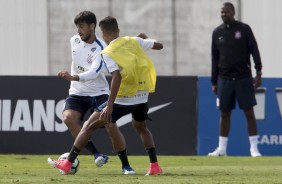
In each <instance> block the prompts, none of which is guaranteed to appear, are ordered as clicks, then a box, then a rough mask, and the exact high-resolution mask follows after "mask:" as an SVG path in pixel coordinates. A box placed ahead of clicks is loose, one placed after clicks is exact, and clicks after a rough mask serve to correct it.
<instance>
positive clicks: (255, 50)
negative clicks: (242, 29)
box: [247, 26, 262, 71]
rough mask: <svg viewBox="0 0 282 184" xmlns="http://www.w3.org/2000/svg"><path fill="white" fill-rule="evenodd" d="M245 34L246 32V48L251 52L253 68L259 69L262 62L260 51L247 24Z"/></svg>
mask: <svg viewBox="0 0 282 184" xmlns="http://www.w3.org/2000/svg"><path fill="white" fill-rule="evenodd" d="M247 34H248V48H249V50H250V53H251V54H252V57H253V60H254V63H255V69H256V70H257V71H261V69H262V64H261V58H260V53H259V49H258V45H257V41H256V39H255V36H254V34H253V32H252V29H251V28H250V26H247Z"/></svg>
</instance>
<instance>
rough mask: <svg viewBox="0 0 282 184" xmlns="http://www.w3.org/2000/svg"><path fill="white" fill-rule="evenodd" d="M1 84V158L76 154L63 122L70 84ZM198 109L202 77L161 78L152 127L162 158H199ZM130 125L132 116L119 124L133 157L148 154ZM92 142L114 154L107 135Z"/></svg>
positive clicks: (13, 80) (98, 134) (22, 79)
mask: <svg viewBox="0 0 282 184" xmlns="http://www.w3.org/2000/svg"><path fill="white" fill-rule="evenodd" d="M0 84H1V90H0V153H20V154H61V153H64V152H67V151H69V150H70V148H71V146H72V144H73V138H72V137H71V135H70V133H69V132H68V130H67V127H66V126H65V124H64V123H63V122H62V108H63V104H64V100H65V98H66V96H67V94H68V89H69V82H68V81H65V80H63V79H60V78H58V77H55V76H53V77H47V76H46V77H41V76H1V77H0ZM196 104H197V78H196V77H158V79H157V87H156V92H155V93H153V94H151V95H150V98H149V117H150V118H151V119H152V121H148V122H147V125H148V127H149V129H150V130H151V132H152V133H153V136H154V139H155V142H156V148H157V152H158V154H163V155H196V154H197V153H196V146H197V108H196ZM130 122H131V115H128V116H125V117H123V118H122V119H120V120H119V121H118V122H117V123H118V126H119V127H120V130H121V131H122V132H123V134H124V136H125V138H126V141H127V149H128V153H129V154H134V155H143V154H147V153H146V151H145V149H144V147H143V145H142V143H141V140H140V138H139V136H138V135H137V133H136V132H135V130H134V129H133V127H132V126H131V123H130ZM91 139H92V140H93V141H94V144H95V145H96V146H97V147H98V149H99V150H100V151H101V152H104V153H106V154H112V153H114V152H113V149H112V145H111V141H110V138H109V136H108V135H107V134H106V131H105V130H104V129H99V130H97V131H95V132H94V134H93V136H92V138H91ZM83 153H88V152H87V151H85V150H84V151H83Z"/></svg>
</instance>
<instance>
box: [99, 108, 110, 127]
mask: <svg viewBox="0 0 282 184" xmlns="http://www.w3.org/2000/svg"><path fill="white" fill-rule="evenodd" d="M112 112H113V106H108V105H107V106H106V107H105V108H104V109H103V110H102V112H101V114H100V118H99V120H103V121H105V122H107V123H109V122H111V121H112Z"/></svg>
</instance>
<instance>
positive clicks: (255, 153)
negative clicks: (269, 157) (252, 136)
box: [250, 149, 261, 157]
mask: <svg viewBox="0 0 282 184" xmlns="http://www.w3.org/2000/svg"><path fill="white" fill-rule="evenodd" d="M250 152H251V156H252V157H261V154H260V152H259V151H258V150H257V149H250Z"/></svg>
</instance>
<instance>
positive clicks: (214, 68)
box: [211, 32, 219, 94]
mask: <svg viewBox="0 0 282 184" xmlns="http://www.w3.org/2000/svg"><path fill="white" fill-rule="evenodd" d="M215 40H216V38H215V33H214V32H213V34H212V44H211V55H212V56H211V57H212V59H211V60H212V61H211V62H212V64H211V83H212V91H213V92H214V93H215V94H216V93H217V78H218V60H219V51H218V49H217V46H216V43H215Z"/></svg>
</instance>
